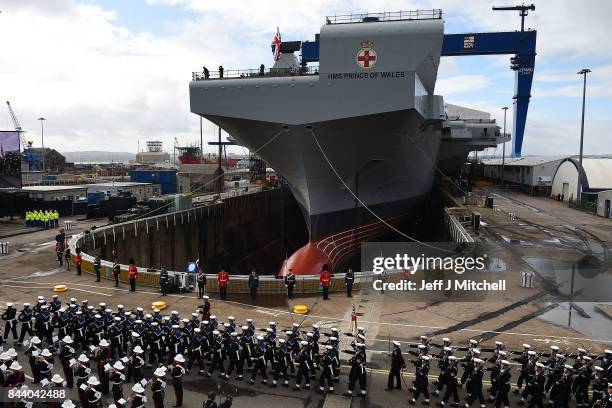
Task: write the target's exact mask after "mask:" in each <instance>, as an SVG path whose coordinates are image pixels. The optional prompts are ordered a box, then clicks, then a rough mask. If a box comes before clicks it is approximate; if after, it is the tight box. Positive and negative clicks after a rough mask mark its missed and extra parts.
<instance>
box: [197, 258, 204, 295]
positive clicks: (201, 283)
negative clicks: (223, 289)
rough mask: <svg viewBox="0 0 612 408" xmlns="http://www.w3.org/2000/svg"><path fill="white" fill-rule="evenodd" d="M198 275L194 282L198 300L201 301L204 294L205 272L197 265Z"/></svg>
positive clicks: (202, 266)
mask: <svg viewBox="0 0 612 408" xmlns="http://www.w3.org/2000/svg"><path fill="white" fill-rule="evenodd" d="M198 266H199V268H198V275H197V276H196V281H197V284H198V298H199V299H202V296H204V294H205V293H206V290H205V289H206V271H205V270H204V265H202V264H198Z"/></svg>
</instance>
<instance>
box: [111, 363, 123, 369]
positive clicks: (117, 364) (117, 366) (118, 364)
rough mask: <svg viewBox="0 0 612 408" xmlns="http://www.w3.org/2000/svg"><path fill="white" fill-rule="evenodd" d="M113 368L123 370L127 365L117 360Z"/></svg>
mask: <svg viewBox="0 0 612 408" xmlns="http://www.w3.org/2000/svg"><path fill="white" fill-rule="evenodd" d="M113 368H114V369H115V370H123V369H124V368H125V366H124V365H123V363H122V362H121V361H115V364H113Z"/></svg>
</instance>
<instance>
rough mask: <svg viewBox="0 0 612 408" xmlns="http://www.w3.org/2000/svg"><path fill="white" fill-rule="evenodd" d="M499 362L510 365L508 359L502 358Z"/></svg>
mask: <svg viewBox="0 0 612 408" xmlns="http://www.w3.org/2000/svg"><path fill="white" fill-rule="evenodd" d="M501 363H502V364H503V365H510V362H509V361H508V360H502V361H501Z"/></svg>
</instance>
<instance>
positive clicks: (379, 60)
mask: <svg viewBox="0 0 612 408" xmlns="http://www.w3.org/2000/svg"><path fill="white" fill-rule="evenodd" d="M443 36H444V21H443V19H442V11H441V10H427V11H413V12H397V13H378V14H363V15H349V16H328V17H327V18H326V20H325V23H324V24H323V26H322V27H321V31H320V34H317V35H316V40H315V41H316V45H317V47H318V52H319V58H318V60H319V65H318V66H311V65H308V64H306V63H304V61H300V60H299V58H298V57H297V56H296V55H295V54H294V52H295V51H298V50H299V49H300V42H299V41H298V42H295V41H292V42H288V43H281V44H274V45H273V46H272V49H273V52H274V51H276V47H279V48H280V49H279V51H280V52H279V53H275V56H277V57H275V58H276V62H275V64H274V66H273V67H272V68H271V69H269V70H267V71H264V70H263V69H255V70H235V71H230V70H225V72H223V71H222V72H207V73H206V75H203V74H199V73H193V74H192V75H193V76H192V81H191V82H190V85H189V91H190V104H191V111H192V112H193V113H196V114H198V115H201V116H203V117H205V118H206V119H208V120H210V121H211V122H213V123H215V124H216V125H218V126H220V127H221V128H223V129H224V130H225V131H226V132H228V133H229V134H230V135H231V136H232V137H233V138H234V139H235V140H236V141H237V143H239V144H241V145H244V146H246V147H248V148H249V149H250V150H251V151H253V152H255V153H257V154H258V155H259V156H260V157H262V158H263V159H264V160H265V161H266V162H267V163H269V164H270V166H271V167H273V168H274V170H275V171H277V172H278V173H279V174H280V175H282V177H283V178H284V180H286V181H287V183H288V184H289V187H290V188H291V191H292V193H293V195H294V196H295V198H296V200H297V202H298V204H299V206H300V208H301V210H302V213H303V216H304V218H305V220H306V225H307V227H308V233H309V237H310V239H309V242H308V243H307V244H306V245H305V246H304V247H302V248H300V249H299V250H298V251H296V252H295V253H293V254H292V255H291V256H290V257H288V259H287V260H286V261H285V262H284V263H283V265H280V266H279V268H280V272H279V274H280V275H283V274H284V273H286V271H287V270H288V269H292V271H293V272H294V273H295V274H298V275H301V274H316V273H319V272H320V271H321V267H322V266H323V265H325V264H326V265H328V267H329V268H331V269H332V271H334V270H336V271H341V267H342V265H343V263H344V262H345V261H347V260H348V259H349V258H350V257H351V256H352V255H353V254H355V253H356V252H357V251H359V248H360V243H361V242H363V241H367V240H372V239H375V238H376V237H379V236H381V235H382V234H384V233H385V232H388V231H389V226H397V225H399V224H400V223H401V222H403V221H404V220H407V219H410V218H411V217H414V216H415V214H416V213H417V212H418V211H419V210H420V209H421V208H422V206H423V204H424V203H425V201H426V199H427V198H428V196H429V195H430V192H431V190H432V186H433V185H434V181H435V178H436V176H437V175H438V170H439V169H437V166H438V164H443V165H444V167H445V168H446V169H447V170H448V171H455V172H456V171H458V169H459V167H460V165H461V163H462V162H463V160H465V158H466V156H467V154H468V152H469V151H470V150H474V149H473V148H472V145H473V142H472V140H471V139H472V138H474V139H476V138H479V137H481V136H482V135H483V129H484V128H485V127H482V126H480V125H479V126H476V127H469V126H468V125H467V124H466V123H465V122H463V124H460V123H452V122H453V121H449V120H448V117H447V113H446V110H445V104H444V99H443V97H442V96H441V95H436V94H435V84H436V78H437V73H438V66H439V64H440V53H441V47H442V41H443ZM301 47H304V44H301ZM454 122H456V121H454ZM487 126H488V128H489V131H488V134H485V139H487V140H488V142H487V143H488V144H489V145H495V144H496V143H497V142H498V140H497V139H496V138H498V137H499V136H500V135H499V127H498V126H496V125H495V124H494V123H489V124H488V125H487ZM484 132H486V131H484ZM460 134H461V135H464V136H466V138H462V137H453V135H455V136H458V135H460ZM489 135H490V136H492V138H489ZM487 143H483V145H486V144H487ZM479 146H480V145H479ZM479 148H480V147H479ZM445 153H448V154H445ZM439 157H443V162H442V163H440V162H439Z"/></svg>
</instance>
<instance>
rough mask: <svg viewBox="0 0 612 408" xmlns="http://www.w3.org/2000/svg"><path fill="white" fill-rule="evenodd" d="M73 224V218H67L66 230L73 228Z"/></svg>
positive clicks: (65, 222)
mask: <svg viewBox="0 0 612 408" xmlns="http://www.w3.org/2000/svg"><path fill="white" fill-rule="evenodd" d="M72 226H73V221H71V220H65V221H64V229H65V230H66V231H69V230H71V229H72Z"/></svg>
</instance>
